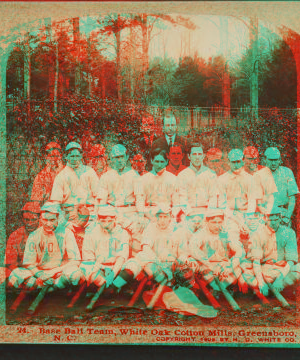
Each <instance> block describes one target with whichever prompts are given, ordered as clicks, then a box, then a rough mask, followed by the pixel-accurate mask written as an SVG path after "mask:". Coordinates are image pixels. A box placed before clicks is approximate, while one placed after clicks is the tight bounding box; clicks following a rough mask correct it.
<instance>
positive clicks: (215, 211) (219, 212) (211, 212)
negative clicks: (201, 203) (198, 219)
mask: <svg viewBox="0 0 300 360" xmlns="http://www.w3.org/2000/svg"><path fill="white" fill-rule="evenodd" d="M216 216H224V210H223V209H220V208H209V209H207V211H206V216H205V217H206V218H213V217H216Z"/></svg>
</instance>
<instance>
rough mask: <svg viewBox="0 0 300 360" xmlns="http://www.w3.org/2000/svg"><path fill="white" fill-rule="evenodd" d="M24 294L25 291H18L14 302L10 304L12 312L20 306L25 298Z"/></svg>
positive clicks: (25, 293)
mask: <svg viewBox="0 0 300 360" xmlns="http://www.w3.org/2000/svg"><path fill="white" fill-rule="evenodd" d="M26 295H27V291H26V290H22V291H21V292H20V294H19V295H18V296H17V298H16V300H15V301H14V303H13V304H12V306H11V308H10V312H11V313H12V314H13V313H15V312H16V311H17V309H18V307H19V306H20V304H21V302H22V301H23V300H24V299H25V297H26Z"/></svg>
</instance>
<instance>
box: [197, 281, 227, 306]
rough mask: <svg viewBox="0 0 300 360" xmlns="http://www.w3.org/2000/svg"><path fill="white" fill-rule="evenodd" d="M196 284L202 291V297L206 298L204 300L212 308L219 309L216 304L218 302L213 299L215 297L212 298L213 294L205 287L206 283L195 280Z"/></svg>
mask: <svg viewBox="0 0 300 360" xmlns="http://www.w3.org/2000/svg"><path fill="white" fill-rule="evenodd" d="M197 283H198V285H199V286H200V288H201V290H202V291H203V293H204V295H205V296H206V298H207V299H208V301H209V302H210V303H211V304H212V306H213V307H214V308H215V309H220V308H221V305H220V304H219V303H218V301H217V300H216V299H215V297H214V296H213V294H212V293H211V292H210V291H209V290H208V289H207V287H206V282H205V281H204V280H198V279H197Z"/></svg>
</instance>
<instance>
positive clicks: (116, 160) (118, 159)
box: [111, 154, 128, 171]
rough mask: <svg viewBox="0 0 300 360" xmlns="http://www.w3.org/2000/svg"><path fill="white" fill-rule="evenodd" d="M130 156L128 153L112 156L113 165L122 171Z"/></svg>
mask: <svg viewBox="0 0 300 360" xmlns="http://www.w3.org/2000/svg"><path fill="white" fill-rule="evenodd" d="M127 160H128V156H127V155H126V154H121V155H116V156H112V157H111V162H112V166H113V168H114V169H115V170H117V171H122V170H123V169H124V168H125V166H126V164H127Z"/></svg>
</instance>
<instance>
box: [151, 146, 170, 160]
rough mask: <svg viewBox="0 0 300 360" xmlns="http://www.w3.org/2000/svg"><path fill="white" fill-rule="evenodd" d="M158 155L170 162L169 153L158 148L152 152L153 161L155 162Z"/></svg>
mask: <svg viewBox="0 0 300 360" xmlns="http://www.w3.org/2000/svg"><path fill="white" fill-rule="evenodd" d="M158 155H161V156H162V157H163V158H164V159H165V160H167V161H168V158H167V151H166V150H164V149H161V148H156V149H153V150H152V151H151V160H153V159H154V158H155V157H156V156H158Z"/></svg>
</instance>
